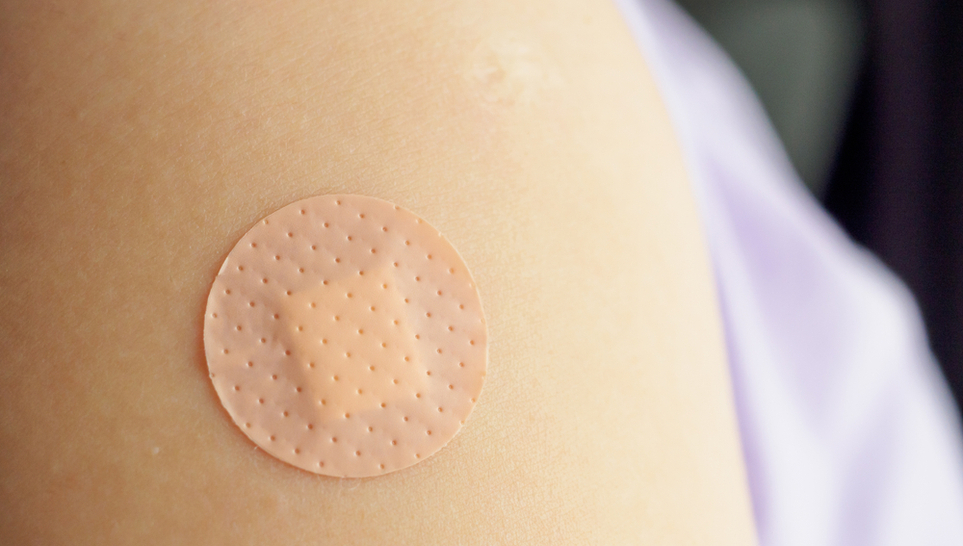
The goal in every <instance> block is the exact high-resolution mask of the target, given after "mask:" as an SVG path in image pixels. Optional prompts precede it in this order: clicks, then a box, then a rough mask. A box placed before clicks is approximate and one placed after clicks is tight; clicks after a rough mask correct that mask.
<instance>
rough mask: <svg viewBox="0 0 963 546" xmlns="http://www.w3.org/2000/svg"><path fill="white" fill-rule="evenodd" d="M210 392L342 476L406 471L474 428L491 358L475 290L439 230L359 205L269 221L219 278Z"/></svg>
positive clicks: (370, 201)
mask: <svg viewBox="0 0 963 546" xmlns="http://www.w3.org/2000/svg"><path fill="white" fill-rule="evenodd" d="M204 347H205V352H206V354H207V363H208V368H209V371H210V377H211V381H212V382H213V384H214V388H215V390H216V391H217V394H218V396H219V397H220V400H221V403H222V404H223V405H224V408H225V409H227V412H228V414H230V416H231V418H232V419H233V420H234V422H235V423H236V424H237V425H238V426H239V427H240V428H241V430H242V431H243V432H244V434H246V435H247V436H248V438H250V439H251V440H252V441H253V442H254V443H255V444H257V445H258V446H259V447H260V448H261V449H263V450H264V451H266V452H267V453H269V454H271V455H273V456H275V457H277V458H278V459H281V460H282V461H285V462H287V463H290V464H292V465H294V466H297V467H299V468H302V469H304V470H307V471H309V472H314V473H317V474H324V475H328V476H337V477H367V476H376V475H379V474H384V473H387V472H392V471H395V470H400V469H402V468H406V467H408V466H411V465H413V464H415V463H417V462H419V461H421V460H424V459H425V458H427V457H429V456H431V455H432V454H434V453H436V452H437V451H438V450H439V449H441V448H442V447H444V446H445V445H446V444H447V443H448V442H449V441H450V440H451V439H452V438H453V437H454V436H455V434H456V433H457V432H458V430H459V429H460V428H461V426H462V425H463V424H464V423H465V420H466V419H467V418H468V415H469V414H470V413H471V411H472V408H473V407H474V405H475V402H476V400H477V399H478V396H479V393H480V392H481V389H482V383H483V382H484V377H485V367H486V363H487V354H488V353H487V329H486V324H485V317H484V314H483V312H482V306H481V301H480V299H479V296H478V291H477V289H476V286H475V283H474V281H473V280H472V277H471V274H470V273H469V271H468V268H467V267H466V265H465V263H464V261H463V260H462V259H461V257H460V256H459V255H458V253H457V251H456V250H455V249H454V247H452V245H451V243H449V242H448V240H447V239H445V238H444V237H443V236H442V235H441V233H439V232H438V230H436V229H435V228H433V227H432V226H430V225H429V224H428V223H427V222H425V221H424V220H422V219H421V218H419V217H417V216H415V215H414V214H412V213H411V212H409V211H407V210H404V209H402V208H400V207H398V206H396V205H393V204H391V203H388V202H386V201H382V200H380V199H374V198H371V197H363V196H358V195H330V196H319V197H312V198H309V199H305V200H302V201H298V202H295V203H292V204H290V205H288V206H286V207H284V208H282V209H281V210H279V211H277V212H275V213H273V214H271V215H270V216H268V217H266V218H264V219H263V220H261V221H260V222H258V223H257V224H256V225H255V226H254V227H253V228H251V230H250V231H248V232H247V233H246V234H245V235H244V236H243V237H242V238H241V240H240V241H239V242H238V243H237V245H236V246H235V247H234V249H233V250H231V252H230V254H228V256H227V259H225V260H224V263H223V265H222V266H221V269H220V271H219V272H218V274H217V277H216V278H215V279H214V284H213V287H212V288H211V293H210V296H209V297H208V301H207V310H206V315H205V319H204Z"/></svg>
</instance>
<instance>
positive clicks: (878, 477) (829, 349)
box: [619, 0, 963, 546]
mask: <svg viewBox="0 0 963 546" xmlns="http://www.w3.org/2000/svg"><path fill="white" fill-rule="evenodd" d="M619 4H620V7H621V9H622V11H623V13H624V15H625V17H626V19H627V22H628V24H629V25H630V27H631V29H632V31H633V33H634V35H635V37H636V39H637V41H638V43H639V46H640V48H641V49H642V50H643V53H644V55H645V56H646V59H647V60H648V62H649V63H650V65H651V66H652V70H653V72H654V73H655V74H656V77H657V79H658V81H659V85H660V88H661V90H662V93H663V96H664V100H665V101H666V103H667V105H668V108H669V111H670V114H671V115H672V118H673V121H674V124H675V128H676V130H677V131H678V136H679V138H680V140H681V142H682V145H683V148H684V149H685V152H686V155H687V161H688V167H689V171H690V175H691V179H692V182H693V185H694V189H695V192H696V194H697V196H698V198H699V202H700V206H701V213H702V217H703V223H704V226H705V233H706V238H707V240H708V243H709V247H710V249H711V253H712V260H713V264H714V268H715V275H716V281H717V287H718V292H719V298H720V303H721V307H722V312H723V318H724V321H725V328H726V339H727V344H728V351H729V358H730V366H731V370H732V377H733V389H734V393H735V396H736V401H737V411H738V418H739V424H740V429H741V431H740V432H741V435H742V442H743V450H744V454H745V459H746V465H747V472H748V476H749V480H750V489H751V492H752V497H753V505H754V511H755V517H756V521H757V526H758V529H759V534H760V542H761V543H762V544H763V545H764V546H784V545H785V546H788V545H797V544H798V545H810V546H811V545H840V546H842V545H862V544H867V545H903V544H905V545H910V544H912V545H919V544H929V545H938V544H946V545H950V544H954V545H955V544H963V449H961V446H963V441H961V437H960V423H959V419H958V413H957V409H956V407H955V406H954V404H953V402H952V399H951V397H950V395H949V390H948V388H947V386H946V384H945V381H944V379H943V378H942V376H941V375H940V372H939V369H938V367H937V364H936V362H935V360H934V358H933V356H932V354H931V353H930V350H929V346H928V342H927V340H926V335H925V332H924V330H923V326H922V320H921V318H920V313H919V310H918V309H917V307H916V304H915V302H914V301H913V299H912V297H911V295H910V294H909V292H908V291H907V290H906V288H905V287H904V286H903V284H902V283H901V282H900V281H899V280H898V279H897V278H896V277H895V276H894V275H893V274H891V273H890V272H889V271H888V270H886V268H885V267H884V266H883V265H882V264H881V263H880V262H879V261H878V260H876V259H875V258H874V257H873V256H871V255H870V254H869V253H868V252H866V251H864V250H863V249H861V248H859V247H857V246H856V245H855V244H854V243H853V242H852V241H851V240H850V239H849V238H848V237H847V236H846V235H845V234H844V233H843V232H842V231H841V230H840V229H839V228H838V227H837V226H836V225H835V224H834V223H833V221H832V220H831V219H830V218H829V217H828V215H827V214H826V213H825V212H824V211H823V210H822V209H821V207H820V206H819V205H818V203H816V202H815V200H814V199H813V198H812V197H811V195H810V194H809V193H808V192H807V191H806V190H805V189H804V188H803V185H802V183H801V181H800V180H799V177H798V175H797V174H796V173H795V172H794V170H793V168H792V166H791V165H790V163H789V161H788V159H787V157H786V154H785V152H784V150H783V149H782V147H781V145H780V144H779V141H778V139H777V137H776V136H775V133H774V131H773V130H772V128H771V126H770V124H769V122H768V120H767V119H766V117H765V114H764V112H763V110H762V107H761V106H760V104H759V102H758V100H757V99H756V98H755V96H754V95H753V93H752V91H751V89H750V88H749V86H748V84H747V83H746V81H745V80H744V79H743V77H742V76H741V75H740V74H739V72H738V70H737V69H736V68H735V66H734V65H733V64H732V63H731V61H730V60H729V59H728V58H727V57H726V56H725V54H724V53H722V51H721V50H720V49H719V48H718V47H717V46H716V45H715V44H714V43H712V42H711V40H710V39H709V38H708V36H707V35H706V34H705V33H704V32H702V31H701V29H699V28H698V27H697V26H696V24H695V23H694V22H693V21H692V20H691V19H689V18H688V17H687V16H686V15H685V14H684V13H683V12H682V11H681V10H680V9H679V8H677V7H675V6H674V5H671V4H669V3H668V2H667V1H666V0H641V1H635V0H620V1H619Z"/></svg>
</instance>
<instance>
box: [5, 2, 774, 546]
mask: <svg viewBox="0 0 963 546" xmlns="http://www.w3.org/2000/svg"><path fill="white" fill-rule="evenodd" d="M2 12H3V13H4V16H3V17H2V18H0V127H2V128H3V129H2V131H0V288H2V290H0V346H2V347H3V349H4V350H3V356H2V357H0V394H2V396H0V444H2V445H3V446H4V453H3V456H2V457H0V508H2V509H0V543H4V544H31V543H35V544H133V543H136V544H155V543H156V544H170V543H191V544H283V545H290V544H332V545H334V544H338V545H349V544H422V545H431V544H459V545H460V544H465V545H469V544H551V545H565V544H573V545H574V544H579V545H583V544H600V545H602V544H604V545H613V544H713V545H720V544H721V545H729V544H732V545H736V544H739V545H745V544H753V543H754V541H755V539H754V531H753V524H752V519H751V510H750V505H749V499H748V494H747V488H746V484H745V476H744V470H743V468H742V461H741V455H740V452H739V445H738V437H737V432H736V426H735V419H734V412H733V407H732V400H731V394H730V389H729V379H728V372H727V369H726V363H725V357H724V349H723V345H722V336H721V326H720V321H719V318H718V311H717V309H716V306H715V295H714V293H713V288H712V284H711V278H710V273H709V265H708V261H707V256H706V250H705V247H704V242H703V240H702V238H701V234H700V226H699V221H698V218H697V216H696V212H695V206H694V202H693V198H692V196H691V194H690V190H689V187H688V184H687V181H686V177H685V172H684V169H683V164H682V156H681V151H680V149H679V146H678V143H677V142H676V141H675V139H674V136H673V134H672V129H671V127H670V124H669V120H668V118H667V115H666V112H665V110H664V108H663V106H662V103H661V99H660V98H659V96H658V94H657V90H656V88H655V85H654V82H653V80H652V77H651V75H650V74H649V72H648V70H647V67H646V65H645V64H644V61H643V59H642V57H641V55H640V54H639V52H638V51H637V50H636V48H635V45H634V44H633V42H632V41H631V38H630V36H629V35H628V32H627V30H626V29H625V28H624V24H623V23H622V21H621V19H620V17H619V14H618V13H617V12H616V10H615V9H614V7H613V6H611V5H610V4H609V3H607V2H602V1H566V2H557V3H553V2H547V1H542V0H536V1H533V2H525V3H517V2H508V1H504V0H497V1H493V2H477V3H445V2H435V1H431V0H415V1H410V2H388V3H374V2H364V1H360V2H359V1H356V0H351V1H348V0H336V1H332V2H311V1H307V0H289V1H287V2H241V1H231V0H215V1H213V2H191V1H187V0H168V1H165V2H138V1H134V2H114V1H110V0H82V1H71V2H66V1H64V2H57V1H51V2H26V1H19V2H18V1H3V6H2ZM325 193H356V194H363V195H370V196H374V197H379V198H382V199H386V200H388V201H391V202H394V203H397V204H399V205H401V206H403V207H405V208H407V209H409V210H411V211H413V212H414V213H415V214H418V215H419V216H421V217H423V218H425V219H426V220H427V221H428V222H430V223H431V224H432V225H434V226H435V227H437V228H438V229H439V230H441V232H442V233H444V234H445V235H446V236H447V237H448V239H449V240H450V241H452V243H453V244H454V246H455V247H456V248H457V249H458V250H459V252H460V253H461V255H462V256H463V257H464V259H465V262H466V263H467V264H468V266H469V267H470V268H471V269H472V273H473V275H474V278H475V280H476V282H477V284H478V287H479V290H480V292H481V296H482V302H483V304H484V306H485V313H486V316H487V318H488V323H489V338H490V352H489V355H490V356H489V366H488V377H487V379H486V384H485V387H484V390H483V391H482V395H481V398H480V399H479V401H478V405H477V406H476V408H475V411H474V413H473V414H472V416H471V418H470V419H469V421H468V422H467V424H466V426H465V427H464V428H463V430H462V431H461V433H460V434H459V435H458V436H456V437H455V438H454V440H452V442H451V443H450V444H449V445H448V446H447V447H446V448H444V449H442V450H441V451H440V452H439V453H438V454H436V455H435V456H434V457H431V458H430V459H428V460H425V461H423V462H421V463H419V464H417V465H414V466H412V467H410V468H408V469H405V470H403V471H399V472H396V473H393V474H390V475H387V476H383V477H379V478H373V479H362V480H339V479H334V478H327V477H320V476H316V475H313V474H309V473H306V472H304V471H302V470H299V469H296V468H294V467H292V466H289V465H286V464H284V463H282V462H280V461H278V460H276V459H274V458H272V457H270V456H268V455H266V454H265V453H263V452H261V451H260V450H258V449H255V446H254V445H253V444H252V443H251V442H250V441H248V440H247V439H246V438H245V437H244V436H243V434H242V433H241V432H240V431H239V430H238V429H237V428H236V426H235V425H234V424H233V423H232V422H231V420H230V418H229V417H228V416H227V414H226V412H225V411H224V410H223V408H222V407H221V406H220V404H219V402H218V400H217V397H216V394H215V392H214V390H213V387H212V385H211V383H210V381H209V379H208V377H207V370H206V363H205V360H204V351H203V344H202V340H201V333H202V321H203V312H204V305H205V302H206V298H207V294H208V291H209V289H210V286H211V282H212V280H213V278H214V275H215V274H216V272H217V268H218V266H219V265H220V263H221V261H222V260H223V259H224V256H225V255H226V254H227V252H228V251H230V249H231V248H232V246H233V245H234V243H235V242H236V241H237V239H238V238H239V237H240V236H241V235H242V234H243V233H244V232H245V231H246V230H247V229H248V228H249V227H250V226H251V225H252V224H253V223H254V222H256V221H257V220H258V219H260V218H262V217H263V216H265V215H267V214H269V213H270V212H272V211H274V210H276V209H278V208H279V207H281V206H283V205H285V204H287V203H289V202H291V201H294V200H297V199H301V198H304V197H307V196H311V195H319V194H325Z"/></svg>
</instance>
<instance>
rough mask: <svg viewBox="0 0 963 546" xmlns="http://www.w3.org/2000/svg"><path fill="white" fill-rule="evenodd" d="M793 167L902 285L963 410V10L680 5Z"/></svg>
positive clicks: (906, 2)
mask: <svg viewBox="0 0 963 546" xmlns="http://www.w3.org/2000/svg"><path fill="white" fill-rule="evenodd" d="M679 3H680V4H681V5H682V6H683V7H684V8H685V9H687V10H688V11H689V13H690V14H692V15H693V17H694V18H695V19H696V20H697V21H699V22H700V24H702V25H703V26H704V27H705V28H706V30H708V31H709V33H710V34H712V35H713V37H714V38H715V39H716V41H718V42H719V43H720V45H722V46H723V48H725V49H726V50H727V52H728V53H729V54H730V56H732V58H733V60H735V61H736V63H737V64H738V65H739V66H740V68H741V69H742V71H743V72H744V73H745V74H746V76H747V77H748V79H749V80H750V82H751V83H752V85H753V87H754V88H755V90H756V92H757V94H758V95H759V97H760V99H761V100H762V102H763V105H764V106H765V107H766V110H767V111H768V113H769V115H770V117H771V119H772V121H773V125H774V126H775V128H776V130H777V132H778V133H779V135H780V137H781V138H782V140H783V142H784V144H785V145H786V149H787V151H788V153H789V156H790V158H791V159H792V161H793V163H794V165H795V166H796V169H797V170H798V171H799V173H800V175H801V177H802V178H803V180H804V181H805V182H806V185H807V186H808V187H809V188H810V189H811V190H812V191H813V193H814V194H815V195H816V196H817V198H819V199H820V200H821V201H822V202H823V204H824V205H825V206H826V208H827V210H828V211H829V212H830V213H831V214H832V215H833V216H834V217H835V218H836V219H837V220H838V221H839V223H840V224H841V225H842V226H843V227H844V228H845V229H846V230H847V231H848V232H849V234H850V235H851V236H852V237H853V238H854V239H855V240H856V241H858V242H859V243H861V244H862V245H864V246H866V247H868V248H869V249H870V250H872V251H873V252H875V253H876V255H877V256H879V257H880V258H881V259H882V260H883V261H884V262H885V263H886V264H887V265H889V267H890V268H892V269H893V270H894V271H896V273H897V274H898V275H900V277H902V279H903V280H904V281H905V282H906V283H907V285H908V286H909V287H910V289H911V290H912V291H913V293H914V295H915V296H916V299H917V301H918V302H919V304H920V307H921V309H922V311H923V317H924V320H925V321H926V326H927V330H928V332H929V336H930V343H931V347H932V349H933V352H934V353H935V354H936V357H937V358H938V359H939V361H940V364H941V366H942V367H943V371H944V373H945V375H946V377H947V379H948V380H949V382H950V386H951V388H952V390H953V394H954V396H955V397H956V401H957V404H958V406H959V405H960V403H961V402H963V2H959V1H956V0H943V1H937V0H679Z"/></svg>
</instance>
